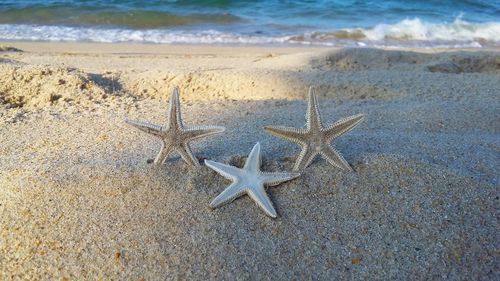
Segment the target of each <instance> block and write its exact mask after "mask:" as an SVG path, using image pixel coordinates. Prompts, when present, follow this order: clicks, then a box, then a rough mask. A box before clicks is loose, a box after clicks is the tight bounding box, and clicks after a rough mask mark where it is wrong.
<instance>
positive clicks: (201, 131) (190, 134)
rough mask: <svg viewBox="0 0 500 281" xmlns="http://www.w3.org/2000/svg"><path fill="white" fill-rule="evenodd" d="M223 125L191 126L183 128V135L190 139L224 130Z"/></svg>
mask: <svg viewBox="0 0 500 281" xmlns="http://www.w3.org/2000/svg"><path fill="white" fill-rule="evenodd" d="M224 130H225V128H224V127H219V126H193V127H187V128H184V129H183V137H184V138H185V139H186V140H188V141H190V140H195V139H199V138H203V137H208V136H211V135H215V134H219V133H222V132H224Z"/></svg>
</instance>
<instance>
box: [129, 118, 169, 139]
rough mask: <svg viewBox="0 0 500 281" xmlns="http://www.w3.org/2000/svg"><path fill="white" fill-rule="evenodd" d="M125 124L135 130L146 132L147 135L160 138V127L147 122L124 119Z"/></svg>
mask: <svg viewBox="0 0 500 281" xmlns="http://www.w3.org/2000/svg"><path fill="white" fill-rule="evenodd" d="M125 123H127V124H129V125H132V126H134V127H136V128H137V129H139V130H141V131H143V132H146V133H148V134H152V135H155V136H161V132H162V127H161V126H159V125H155V124H151V123H148V122H143V121H137V120H129V119H125Z"/></svg>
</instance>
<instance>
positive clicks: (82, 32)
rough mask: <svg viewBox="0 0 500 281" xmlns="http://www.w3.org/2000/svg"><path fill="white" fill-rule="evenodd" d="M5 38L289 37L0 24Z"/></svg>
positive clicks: (198, 40)
mask: <svg viewBox="0 0 500 281" xmlns="http://www.w3.org/2000/svg"><path fill="white" fill-rule="evenodd" d="M0 39H1V40H30V41H70V42H71V41H87V42H102V43H118V42H138V43H163V44H176V43H177V44H274V43H285V42H286V41H287V40H288V36H284V37H269V36H249V35H242V34H237V33H231V32H221V31H217V30H200V31H172V30H167V29H140V30H136V29H120V28H85V27H68V26H37V25H24V24H22V25H13V24H0Z"/></svg>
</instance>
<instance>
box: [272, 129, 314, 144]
mask: <svg viewBox="0 0 500 281" xmlns="http://www.w3.org/2000/svg"><path fill="white" fill-rule="evenodd" d="M264 130H265V131H266V132H268V133H270V134H271V135H274V136H277V137H281V138H284V139H286V140H289V141H291V142H294V143H297V144H299V145H301V144H303V139H304V135H305V134H306V131H305V130H304V129H297V128H290V127H283V126H265V127H264Z"/></svg>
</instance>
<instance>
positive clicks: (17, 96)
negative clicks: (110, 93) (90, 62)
mask: <svg viewBox="0 0 500 281" xmlns="http://www.w3.org/2000/svg"><path fill="white" fill-rule="evenodd" d="M106 97H107V94H106V92H105V90H104V89H103V88H102V87H101V86H99V85H98V84H96V83H95V82H93V81H92V80H91V78H90V77H89V75H88V74H85V73H83V72H81V71H78V70H74V69H70V68H57V67H42V66H23V65H13V64H2V65H0V101H1V102H2V103H4V104H6V105H7V107H9V108H12V107H28V108H42V107H46V106H48V105H65V104H67V105H71V104H89V103H92V102H95V101H99V100H103V99H106Z"/></svg>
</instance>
